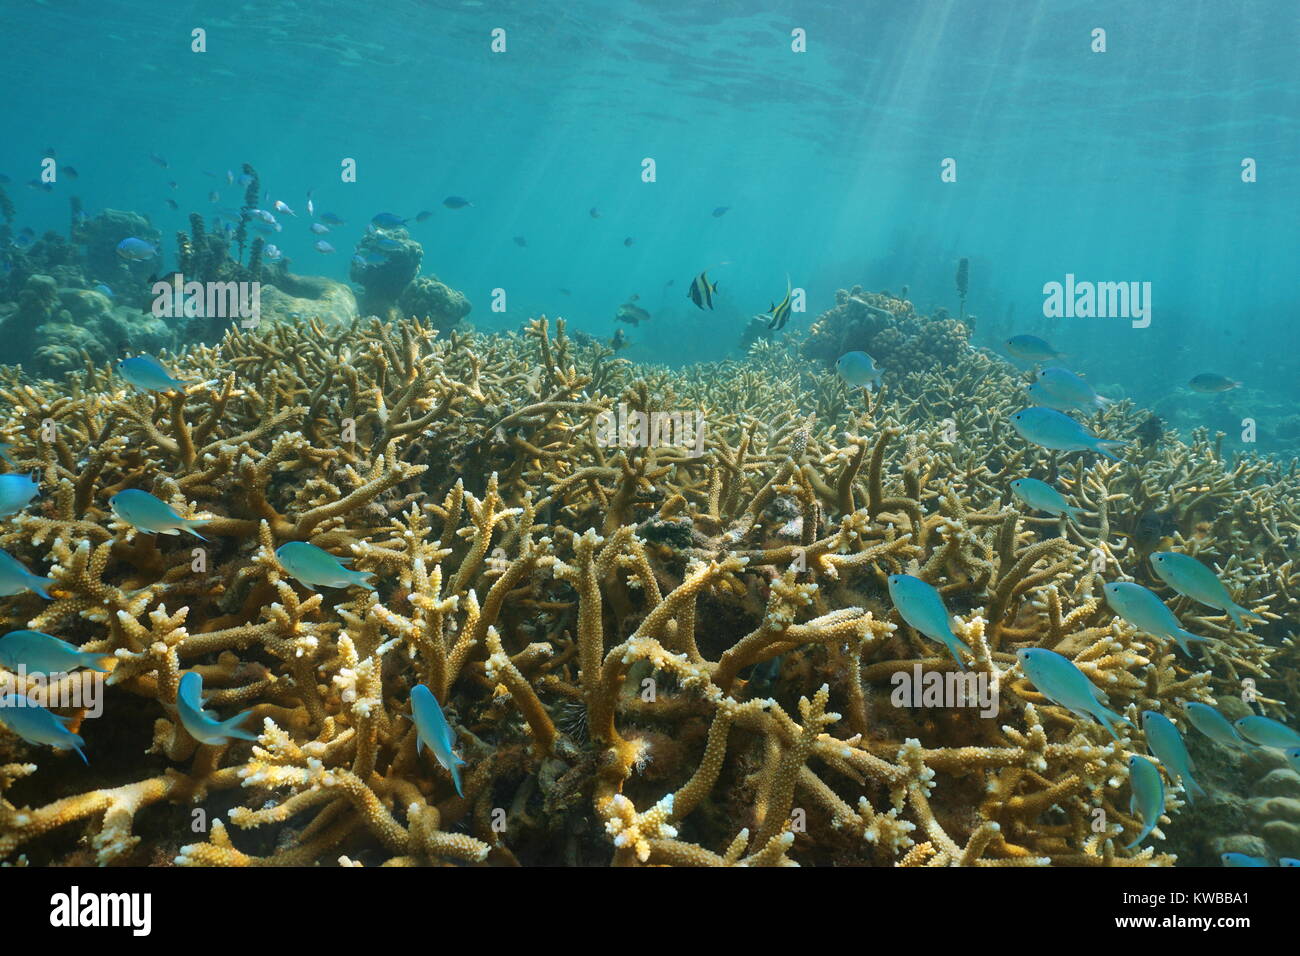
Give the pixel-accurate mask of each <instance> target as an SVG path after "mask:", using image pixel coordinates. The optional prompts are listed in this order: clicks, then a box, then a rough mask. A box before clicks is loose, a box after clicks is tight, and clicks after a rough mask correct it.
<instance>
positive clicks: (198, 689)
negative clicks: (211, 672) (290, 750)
mask: <svg viewBox="0 0 1300 956" xmlns="http://www.w3.org/2000/svg"><path fill="white" fill-rule="evenodd" d="M176 712H177V714H179V715H180V718H181V726H182V727H184V728H185V732H186V733H188V734H189V735H190V736H191V737H193V738H194V739H195V740H197V741H198V742H199V743H201V744H207V745H208V746H211V747H220V746H222V745H224V744H228V743H230V741H231V740H232V739H239V740H256V739H257V734H254V733H250V732H249V731H247V730H241V729H240V727H239V725H240V724H241V723H243V722H244V721H245V720H247V719H248V716H249V714H251V713H252V711H251V710H245V711H243V712H242V713H238V714H236V715H235V716H234V717H231V718H230V719H229V720H218V719H217V718H215V717H213V716H212V715H211V714H209V713H207V712H206V711H205V710H204V709H203V676H202V675H201V674H199V672H198V671H187V672H186V673H185V674H184V676H182V677H181V685H180V687H179V688H178V690H177V693H176Z"/></svg>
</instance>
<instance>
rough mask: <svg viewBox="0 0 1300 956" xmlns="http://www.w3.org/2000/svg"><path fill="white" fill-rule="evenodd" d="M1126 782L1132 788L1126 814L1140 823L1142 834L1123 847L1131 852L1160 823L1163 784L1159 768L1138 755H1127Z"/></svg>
mask: <svg viewBox="0 0 1300 956" xmlns="http://www.w3.org/2000/svg"><path fill="white" fill-rule="evenodd" d="M1128 782H1129V786H1130V787H1131V788H1132V793H1131V795H1130V796H1129V800H1128V812H1129V813H1131V814H1132V815H1133V816H1135V817H1137V818H1138V819H1139V820H1141V821H1142V832H1141V833H1139V834H1138V835H1137V839H1135V840H1134V841H1133V842H1132V843H1130V844H1129V845H1128V846H1126V847H1124V849H1126V850H1131V849H1133V848H1134V847H1135V846H1137V845H1138V844H1139V843H1141V842H1142V841H1143V840H1145V839H1146V838H1147V837H1148V836H1150V835H1151V831H1152V830H1154V829H1155V828H1156V824H1157V823H1159V822H1160V814H1162V813H1164V812H1165V782H1164V780H1163V779H1162V778H1161V777H1160V770H1159V768H1157V767H1156V765H1155V764H1154V763H1152V762H1151V761H1150V760H1148V759H1147V758H1146V757H1143V756H1141V755H1140V754H1130V755H1129V758H1128Z"/></svg>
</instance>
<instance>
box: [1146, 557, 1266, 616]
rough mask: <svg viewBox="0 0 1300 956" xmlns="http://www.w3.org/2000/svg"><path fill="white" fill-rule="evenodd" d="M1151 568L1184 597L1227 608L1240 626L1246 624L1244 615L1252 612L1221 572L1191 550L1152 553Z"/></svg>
mask: <svg viewBox="0 0 1300 956" xmlns="http://www.w3.org/2000/svg"><path fill="white" fill-rule="evenodd" d="M1151 570H1153V571H1155V573H1156V576H1157V577H1158V578H1160V580H1162V581H1164V582H1165V584H1167V585H1169V586H1170V587H1171V588H1173V589H1174V590H1175V591H1177V592H1178V593H1179V594H1181V595H1183V596H1184V597H1189V598H1191V599H1192V600H1193V601H1198V602H1200V603H1201V604H1204V605H1205V606H1207V607H1212V608H1215V609H1217V610H1220V611H1223V612H1224V613H1226V614H1227V615H1228V616H1229V617H1231V618H1232V623H1234V624H1236V625H1237V627H1240V628H1244V627H1245V626H1246V625H1245V622H1244V621H1243V620H1242V617H1241V616H1242V615H1243V614H1249V613H1250V612H1249V611H1247V610H1246V609H1245V608H1244V607H1242V606H1241V605H1240V604H1237V603H1235V602H1234V601H1233V600H1232V595H1230V594H1229V593H1228V589H1227V588H1226V587H1224V585H1223V582H1222V581H1220V580H1219V578H1218V576H1217V575H1215V573H1214V572H1213V571H1211V570H1210V569H1209V568H1207V567H1206V566H1205V565H1203V564H1202V563H1201V562H1200V561H1197V560H1196V559H1195V558H1193V557H1192V556H1191V555H1190V554H1179V553H1178V552H1177V551H1157V552H1155V553H1154V554H1152V555H1151Z"/></svg>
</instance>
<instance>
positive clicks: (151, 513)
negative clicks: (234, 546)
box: [108, 488, 211, 541]
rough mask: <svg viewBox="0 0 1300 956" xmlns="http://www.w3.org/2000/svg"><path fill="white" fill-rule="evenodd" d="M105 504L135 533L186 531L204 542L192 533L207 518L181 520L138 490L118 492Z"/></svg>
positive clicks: (164, 506) (196, 534)
mask: <svg viewBox="0 0 1300 956" xmlns="http://www.w3.org/2000/svg"><path fill="white" fill-rule="evenodd" d="M108 504H109V506H110V507H111V508H112V509H113V514H115V515H117V516H118V517H119V518H121V519H122V520H123V521H125V522H126V523H127V524H129V525H131V526H132V527H133V528H135V529H136V530H137V531H149V532H152V533H153V534H180V533H181V532H182V531H188V532H189V533H190V534H192V535H194V537H196V538H198V539H199V540H200V541H207V540H208V539H207V538H205V537H203V535H201V534H199V533H198V532H197V531H195V530H194V529H195V528H201V527H203V525H205V524H207V523H208V522H209V521H210V520H211V519H210V518H182V517H181V516H180V515H178V514H177V513H176V511H175V509H173V508H172V506H171V505H169V504H168V503H167V502H165V501H163V500H162V499H161V498H155V497H154V496H153V495H151V494H149V492H147V491H141V490H140V489H139V488H127V489H126V490H125V491H119V492H118V493H117V494H115V495H114V496H113V497H112V498H109V499H108Z"/></svg>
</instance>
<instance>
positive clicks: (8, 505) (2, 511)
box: [0, 472, 41, 518]
mask: <svg viewBox="0 0 1300 956" xmlns="http://www.w3.org/2000/svg"><path fill="white" fill-rule="evenodd" d="M40 490H41V486H40V483H39V482H38V481H37V480H36V473H35V472H32V474H30V475H17V474H9V475H0V518H5V517H8V516H9V515H13V514H17V513H18V512H20V511H22V510H23V509H24V508H26V507H27V504H28V502H30V501H31V500H32V499H33V498H35V497H36V496H37V495H38V494H39V493H40Z"/></svg>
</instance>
